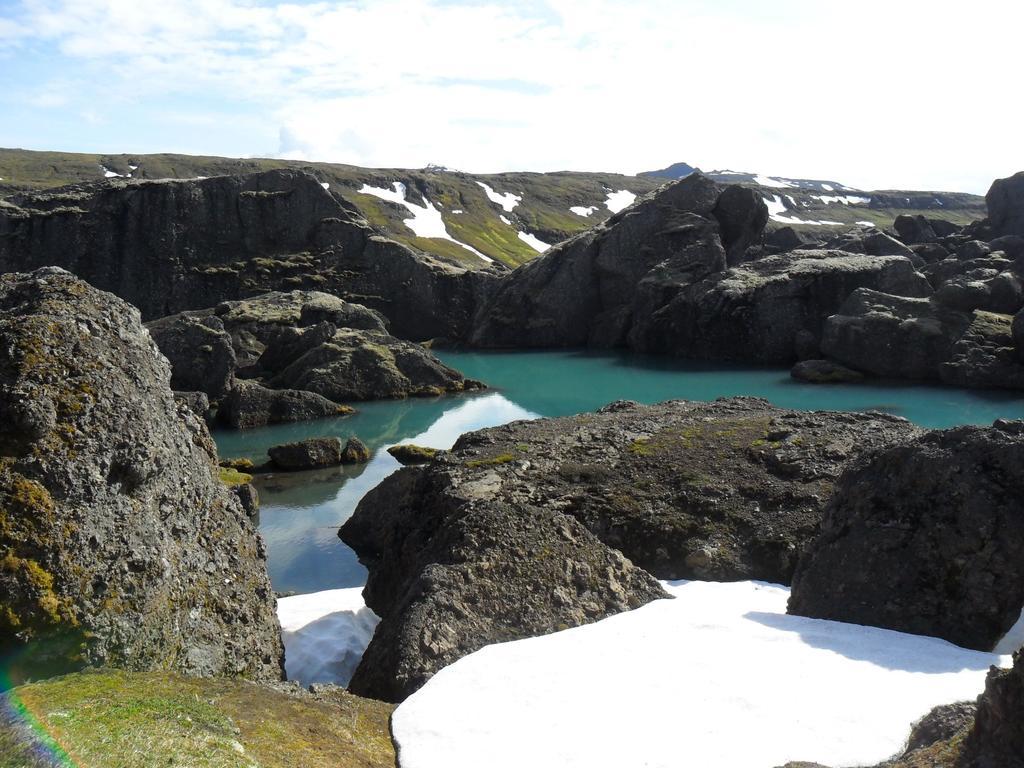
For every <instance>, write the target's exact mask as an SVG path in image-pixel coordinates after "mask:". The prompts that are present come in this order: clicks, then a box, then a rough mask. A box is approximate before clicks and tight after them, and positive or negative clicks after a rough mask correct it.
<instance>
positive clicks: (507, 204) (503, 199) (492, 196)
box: [477, 181, 523, 213]
mask: <svg viewBox="0 0 1024 768" xmlns="http://www.w3.org/2000/svg"><path fill="white" fill-rule="evenodd" d="M477 184H479V185H480V186H481V187H483V188H484V192H486V193H487V198H488V199H489V200H490V201H491V202H492V203H495V204H497V205H500V206H501V207H502V208H504V209H505V212H506V213H511V212H512V209H513V208H515V207H516V206H517V205H519V203H521V202H522V201H523V198H522V197H520V196H519V195H513V194H512V193H511V192H506V193H505V194H504V195H499V194H498V193H497V192H495V191H494V190H493V189H491V188H490V187H489V186H487V185H486V184H484V183H483V182H482V181H478V182H477Z"/></svg>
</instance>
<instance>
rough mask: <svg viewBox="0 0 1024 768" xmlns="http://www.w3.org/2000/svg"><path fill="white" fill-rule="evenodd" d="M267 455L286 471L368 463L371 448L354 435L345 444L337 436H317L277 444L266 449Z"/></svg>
mask: <svg viewBox="0 0 1024 768" xmlns="http://www.w3.org/2000/svg"><path fill="white" fill-rule="evenodd" d="M267 454H268V455H269V456H270V460H271V461H272V462H274V465H275V466H277V467H278V468H279V469H284V470H302V469H319V468H321V467H337V466H340V465H341V464H365V463H366V462H367V461H369V460H370V450H369V449H368V448H367V447H366V446H365V445H364V444H363V442H362V441H361V440H360V439H359V438H357V437H351V438H349V439H348V440H347V441H346V442H344V443H342V441H341V438H338V437H314V438H310V439H308V440H300V441H298V442H295V443H285V444H284V445H275V446H274V447H273V448H270V449H268V450H267Z"/></svg>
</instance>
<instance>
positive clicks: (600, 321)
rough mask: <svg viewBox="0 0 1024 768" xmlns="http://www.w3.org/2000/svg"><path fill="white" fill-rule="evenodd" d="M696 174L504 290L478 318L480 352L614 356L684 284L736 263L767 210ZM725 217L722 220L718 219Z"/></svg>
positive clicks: (568, 245) (564, 246)
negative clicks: (567, 350) (589, 350)
mask: <svg viewBox="0 0 1024 768" xmlns="http://www.w3.org/2000/svg"><path fill="white" fill-rule="evenodd" d="M723 194H724V193H723V190H722V188H721V187H719V186H718V185H716V184H715V183H714V182H713V181H711V180H710V179H708V178H707V177H706V176H704V175H702V174H700V173H695V174H693V175H691V176H688V177H687V178H685V179H683V180H682V181H680V182H678V183H675V184H671V185H669V186H666V187H664V188H662V189H661V190H659V191H657V192H655V193H652V194H651V195H648V196H646V197H644V198H642V199H641V200H640V201H638V202H637V203H635V204H634V205H632V206H630V207H629V208H627V209H626V210H624V211H621V212H620V213H618V214H616V215H615V216H612V217H611V218H610V219H608V220H607V221H606V222H605V223H603V224H601V225H600V226H598V227H595V228H594V229H592V230H589V231H588V232H585V233H583V234H581V235H579V236H577V237H574V238H572V239H570V240H567V241H565V242H564V243H561V244H560V245H558V246H555V247H554V248H552V249H550V250H549V251H548V252H547V253H545V254H544V255H543V256H541V257H538V258H536V259H534V260H533V261H531V262H529V263H528V264H526V265H525V266H523V267H520V268H519V269H517V270H516V271H515V272H513V273H512V274H511V275H510V276H508V277H506V278H505V279H503V280H502V282H501V283H500V285H499V287H498V289H497V291H496V293H495V295H494V297H493V299H492V300H491V301H490V302H489V303H488V304H487V306H485V307H484V308H483V310H482V311H481V312H480V314H479V315H478V317H477V320H476V322H475V324H474V330H473V333H472V337H471V338H472V342H473V343H474V344H476V345H478V346H485V347H571V346H586V345H590V346H595V347H615V346H622V345H624V344H626V341H627V337H628V336H629V335H630V334H631V333H632V332H633V329H634V328H635V327H637V326H642V325H643V324H644V323H645V322H646V321H647V319H648V318H649V317H650V316H651V315H652V314H653V313H654V312H656V311H657V310H658V309H660V308H661V307H662V306H663V305H664V304H665V303H667V301H668V300H670V299H671V298H672V296H673V295H674V294H675V293H676V292H677V291H678V290H679V289H680V288H681V287H682V286H685V285H689V284H691V283H694V282H697V281H699V280H701V279H703V278H704V277H706V276H707V275H709V274H712V273H715V272H720V271H722V270H724V269H725V268H726V267H727V265H728V264H729V263H730V262H733V263H735V262H738V261H740V260H742V258H741V256H742V254H741V251H743V250H744V249H745V248H746V246H747V245H749V244H750V243H751V242H753V241H754V240H755V239H756V238H757V237H759V236H760V234H761V230H762V229H763V227H764V224H765V222H766V221H767V215H768V212H767V208H766V207H765V205H764V203H763V202H762V201H761V200H760V199H758V196H757V195H756V194H754V193H751V192H750V191H749V190H741V191H733V192H730V193H729V194H728V195H725V199H724V200H723V199H722V197H723ZM719 216H721V219H720V218H719Z"/></svg>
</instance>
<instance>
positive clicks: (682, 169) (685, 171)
mask: <svg viewBox="0 0 1024 768" xmlns="http://www.w3.org/2000/svg"><path fill="white" fill-rule="evenodd" d="M699 170H700V168H694V167H693V166H692V165H690V164H689V163H672V165H670V166H669V167H668V168H662V169H661V170H660V171H644V172H643V173H639V174H637V175H638V176H644V177H646V178H649V179H673V180H679V179H685V178H686V177H687V176H689V175H690V174H691V173H693V172H695V171H699Z"/></svg>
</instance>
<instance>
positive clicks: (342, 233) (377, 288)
mask: <svg viewBox="0 0 1024 768" xmlns="http://www.w3.org/2000/svg"><path fill="white" fill-rule="evenodd" d="M41 266H60V267H63V268H65V269H68V270H70V271H72V272H74V273H75V274H77V275H78V276H79V277H81V278H83V279H85V280H87V281H89V282H90V283H91V284H92V285H95V286H96V287H98V288H101V289H103V290H108V291H111V292H113V293H116V294H117V295H118V296H120V297H121V298H123V299H125V300H127V301H129V302H131V303H132V304H134V305H135V306H137V307H139V308H140V309H141V311H142V315H143V318H145V319H151V318H156V317H162V316H164V315H168V314H172V313H174V312H179V311H182V310H187V309H201V308H205V307H211V306H214V305H216V304H217V303H218V302H220V301H224V300H226V299H239V298H244V297H247V296H251V295H253V294H256V293H262V292H264V291H270V290H279V289H292V288H307V289H314V288H315V289H321V290H326V291H328V292H330V293H334V294H336V295H339V296H342V297H344V298H351V299H353V300H355V301H358V302H359V303H361V304H365V305H367V306H370V307H372V308H374V309H377V310H380V311H381V312H383V313H384V314H385V315H386V316H387V317H388V319H389V321H390V326H391V330H392V332H393V333H395V334H396V335H398V336H403V337H406V338H414V339H425V338H430V337H436V336H449V337H458V336H461V335H463V333H464V332H465V329H466V327H467V324H468V321H469V318H470V317H471V316H472V314H473V312H474V311H475V309H476V304H477V302H478V300H479V299H480V298H481V297H482V296H483V295H484V294H485V293H486V291H487V287H488V285H489V284H490V283H491V282H492V281H493V280H494V279H495V275H493V274H491V273H489V272H479V271H478V272H472V271H467V270H464V269H461V268H459V267H455V266H452V265H450V264H446V263H443V262H441V261H438V260H436V259H433V258H431V257H429V256H426V255H424V254H421V253H416V252H414V251H412V250H410V249H408V248H406V247H404V246H402V245H400V244H398V243H395V242H393V241H391V240H387V239H385V238H383V237H380V236H379V235H378V234H376V233H375V231H374V230H373V229H371V228H370V227H369V226H368V225H367V224H366V223H365V221H363V220H362V219H361V218H360V216H359V214H358V213H356V212H355V211H354V209H352V208H351V207H350V206H349V205H348V204H347V203H345V202H344V201H343V200H342V199H341V198H340V197H335V196H333V195H332V194H331V193H329V192H328V191H327V190H325V189H324V188H323V187H322V186H321V185H320V184H319V183H318V182H317V181H316V179H315V178H314V177H312V176H310V175H309V174H306V173H303V172H300V171H288V170H280V171H269V172H266V173H258V174H253V175H250V176H220V177H215V178H209V179H196V180H191V181H150V182H135V181H117V182H113V183H104V184H91V185H79V186H74V187H65V188H62V189H60V190H56V191H53V192H47V193H38V194H24V195H18V196H14V197H12V198H9V199H8V201H7V204H6V205H2V206H0V271H3V272H11V271H19V270H22V271H23V270H30V269H35V268H37V267H41Z"/></svg>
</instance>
